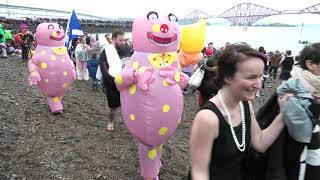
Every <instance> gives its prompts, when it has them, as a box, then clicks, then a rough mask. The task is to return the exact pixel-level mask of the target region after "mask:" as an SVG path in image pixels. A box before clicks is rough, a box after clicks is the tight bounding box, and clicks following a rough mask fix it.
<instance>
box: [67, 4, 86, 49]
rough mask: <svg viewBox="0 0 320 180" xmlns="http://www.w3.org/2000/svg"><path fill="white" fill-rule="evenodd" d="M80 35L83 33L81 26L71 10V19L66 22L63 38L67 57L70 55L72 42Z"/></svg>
mask: <svg viewBox="0 0 320 180" xmlns="http://www.w3.org/2000/svg"><path fill="white" fill-rule="evenodd" d="M82 35H83V31H82V28H81V24H80V22H79V19H78V17H77V14H76V12H75V11H74V10H72V13H71V17H70V19H69V20H68V24H67V29H66V37H65V46H66V47H67V48H68V52H69V55H70V54H71V46H72V44H71V43H72V40H73V39H74V38H77V37H79V36H82Z"/></svg>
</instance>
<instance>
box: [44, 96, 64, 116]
mask: <svg viewBox="0 0 320 180" xmlns="http://www.w3.org/2000/svg"><path fill="white" fill-rule="evenodd" d="M47 100H48V104H49V106H50V109H51V112H53V113H55V112H60V113H62V110H63V107H62V96H61V97H47Z"/></svg>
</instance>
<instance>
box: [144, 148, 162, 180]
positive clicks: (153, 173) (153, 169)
mask: <svg viewBox="0 0 320 180" xmlns="http://www.w3.org/2000/svg"><path fill="white" fill-rule="evenodd" d="M161 148H162V145H160V146H159V147H151V146H147V145H145V144H142V143H140V142H139V143H138V150H139V158H140V168H141V176H142V177H143V178H144V179H145V180H159V177H158V174H159V171H160V168H161V161H160V158H161Z"/></svg>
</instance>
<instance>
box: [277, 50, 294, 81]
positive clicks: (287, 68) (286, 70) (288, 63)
mask: <svg viewBox="0 0 320 180" xmlns="http://www.w3.org/2000/svg"><path fill="white" fill-rule="evenodd" d="M293 64H294V59H293V56H291V51H290V50H287V51H286V55H285V57H284V59H283V60H282V61H281V62H280V65H282V69H281V74H280V79H281V80H283V81H286V80H288V79H289V78H290V77H291V75H290V72H291V70H292V66H293Z"/></svg>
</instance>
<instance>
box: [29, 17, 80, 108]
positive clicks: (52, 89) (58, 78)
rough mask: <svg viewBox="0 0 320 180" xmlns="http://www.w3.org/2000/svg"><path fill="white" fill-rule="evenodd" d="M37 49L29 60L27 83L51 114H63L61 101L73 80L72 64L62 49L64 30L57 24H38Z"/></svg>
mask: <svg viewBox="0 0 320 180" xmlns="http://www.w3.org/2000/svg"><path fill="white" fill-rule="evenodd" d="M35 36H36V40H37V43H38V46H37V48H36V50H35V55H34V56H33V57H32V58H31V59H30V60H29V63H28V66H29V72H30V75H29V83H30V85H36V86H37V87H38V88H39V90H40V92H41V93H42V94H43V95H44V96H45V97H47V100H48V104H49V105H50V109H51V111H52V112H53V113H57V114H58V113H62V110H63V107H62V97H63V95H64V94H65V93H66V91H67V90H68V89H69V87H70V84H71V83H72V82H73V80H74V79H75V69H74V64H73V62H72V61H71V60H70V58H69V55H68V53H67V48H66V47H65V46H64V36H65V34H64V30H63V28H62V27H61V26H60V25H59V24H57V23H41V24H39V25H38V27H37V30H36V35H35Z"/></svg>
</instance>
